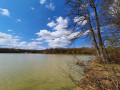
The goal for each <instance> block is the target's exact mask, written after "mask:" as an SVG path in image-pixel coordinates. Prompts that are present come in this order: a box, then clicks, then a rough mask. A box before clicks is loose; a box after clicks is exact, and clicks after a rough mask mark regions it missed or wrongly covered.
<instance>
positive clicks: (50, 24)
mask: <svg viewBox="0 0 120 90" xmlns="http://www.w3.org/2000/svg"><path fill="white" fill-rule="evenodd" d="M47 26H49V27H54V26H56V23H55V22H54V21H52V22H50V23H48V24H47Z"/></svg>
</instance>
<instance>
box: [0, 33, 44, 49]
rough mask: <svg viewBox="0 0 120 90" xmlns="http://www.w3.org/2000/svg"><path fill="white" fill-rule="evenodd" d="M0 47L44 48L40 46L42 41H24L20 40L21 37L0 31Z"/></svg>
mask: <svg viewBox="0 0 120 90" xmlns="http://www.w3.org/2000/svg"><path fill="white" fill-rule="evenodd" d="M0 36H1V38H0V47H1V48H19V49H44V47H42V46H40V44H42V42H39V41H37V42H36V41H32V42H25V41H21V37H19V36H13V35H11V34H6V33H2V32H0Z"/></svg>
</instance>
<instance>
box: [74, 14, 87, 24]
mask: <svg viewBox="0 0 120 90" xmlns="http://www.w3.org/2000/svg"><path fill="white" fill-rule="evenodd" d="M74 22H75V23H78V24H79V25H82V26H83V25H86V24H87V20H85V17H84V16H81V17H75V18H74Z"/></svg>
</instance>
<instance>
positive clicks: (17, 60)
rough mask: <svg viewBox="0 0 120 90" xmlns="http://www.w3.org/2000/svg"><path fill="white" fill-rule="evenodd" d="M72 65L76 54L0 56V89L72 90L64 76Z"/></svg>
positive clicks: (85, 58) (87, 58)
mask: <svg viewBox="0 0 120 90" xmlns="http://www.w3.org/2000/svg"><path fill="white" fill-rule="evenodd" d="M76 57H78V58H79V59H80V60H86V61H87V60H90V56H79V55H77V56H76ZM71 62H72V63H73V62H74V56H73V55H48V54H46V55H45V54H0V90H73V89H74V87H75V85H74V84H73V82H72V81H71V80H70V79H69V78H68V76H67V75H66V74H65V72H70V70H69V69H70V68H69V65H70V64H69V63H71ZM70 67H71V66H70ZM73 67H74V66H73Z"/></svg>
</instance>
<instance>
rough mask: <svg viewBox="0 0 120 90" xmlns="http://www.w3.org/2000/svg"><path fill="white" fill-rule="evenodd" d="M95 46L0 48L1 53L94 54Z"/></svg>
mask: <svg viewBox="0 0 120 90" xmlns="http://www.w3.org/2000/svg"><path fill="white" fill-rule="evenodd" d="M94 52H95V49H94V48H88V47H82V48H51V49H45V50H25V49H8V48H0V53H41V54H87V55H92V54H94Z"/></svg>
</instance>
